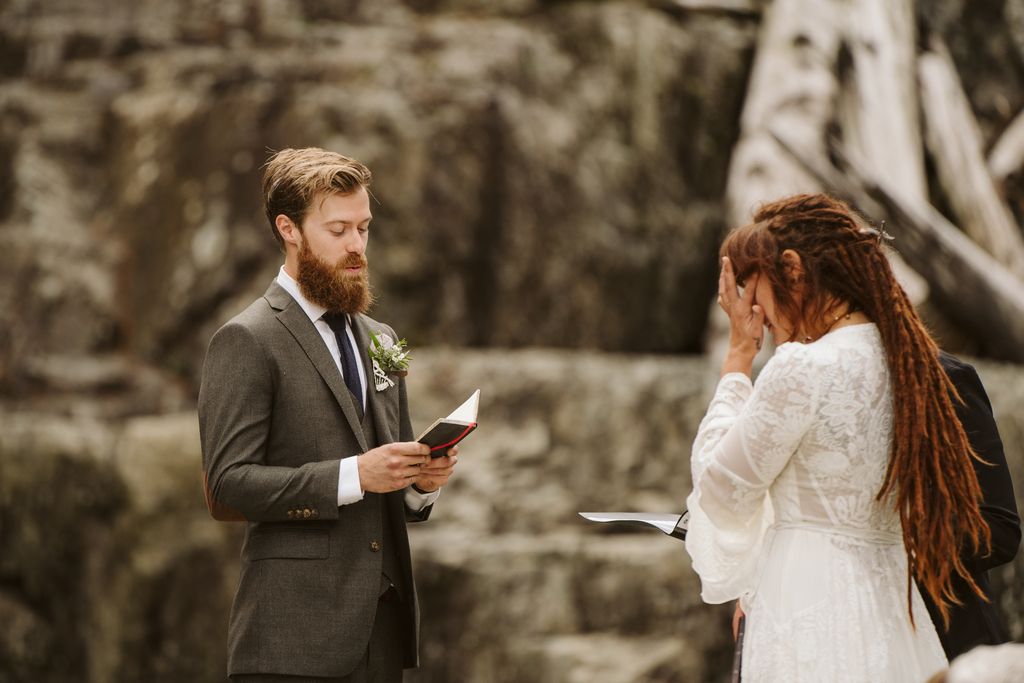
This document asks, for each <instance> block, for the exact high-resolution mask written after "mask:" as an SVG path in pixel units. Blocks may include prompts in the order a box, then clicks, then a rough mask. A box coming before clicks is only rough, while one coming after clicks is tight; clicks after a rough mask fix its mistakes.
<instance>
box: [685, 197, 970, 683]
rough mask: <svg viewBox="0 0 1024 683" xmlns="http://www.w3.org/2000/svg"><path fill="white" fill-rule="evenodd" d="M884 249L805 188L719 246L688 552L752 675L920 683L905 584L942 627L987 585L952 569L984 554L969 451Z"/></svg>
mask: <svg viewBox="0 0 1024 683" xmlns="http://www.w3.org/2000/svg"><path fill="white" fill-rule="evenodd" d="M881 237H882V234H881V233H879V231H877V230H874V229H872V228H867V227H864V226H863V225H862V224H861V223H859V222H858V220H856V219H855V218H854V215H853V212H852V211H851V209H850V208H849V207H848V206H847V205H846V204H844V203H842V202H839V201H837V200H835V199H833V198H831V197H828V196H826V195H820V194H819V195H799V196H795V197H790V198H788V199H783V200H780V201H777V202H774V203H772V204H768V205H766V206H764V207H763V208H761V209H760V210H759V211H758V212H757V213H756V215H755V216H754V222H753V223H752V224H750V225H747V226H744V227H741V228H738V229H736V230H734V231H733V232H732V233H730V234H729V235H728V237H727V238H726V240H725V242H724V244H723V245H722V248H721V254H722V256H723V258H722V272H721V276H720V278H719V299H718V301H719V304H720V305H721V307H722V308H723V309H724V310H725V312H726V313H727V314H728V316H729V320H730V329H731V332H730V342H729V349H728V352H727V354H726V356H725V359H724V362H723V364H722V378H721V380H720V382H719V384H718V388H717V390H716V392H715V396H714V398H713V399H712V401H711V404H710V406H709V407H708V411H707V415H706V416H705V417H704V419H703V421H702V422H701V425H700V429H699V431H698V433H697V438H696V440H695V442H694V445H693V455H692V459H691V469H692V473H693V485H694V490H693V492H692V493H691V494H690V496H689V498H688V500H687V508H688V509H689V511H690V528H689V533H688V535H687V539H686V548H687V551H688V552H689V554H690V556H691V557H692V559H693V567H694V569H695V570H696V572H697V573H698V574H699V575H700V579H701V585H702V598H703V599H704V601H705V602H708V603H722V602H727V601H730V600H734V599H737V598H739V600H740V606H741V608H742V610H743V611H744V612H745V613H746V615H747V619H746V621H747V625H746V637H745V639H744V645H743V680H744V681H814V682H819V681H893V682H897V681H898V682H902V681H923V680H925V679H926V678H928V676H930V675H932V674H934V673H935V672H936V671H939V670H941V669H943V668H944V667H945V666H946V658H945V656H944V654H943V651H942V647H941V645H940V643H939V639H938V637H937V635H936V631H935V627H934V625H933V624H932V622H931V620H930V618H929V616H928V612H927V611H926V610H925V607H924V604H923V603H922V600H921V596H920V594H919V593H918V590H917V588H916V586H915V584H914V582H913V581H912V580H911V578H912V577H913V578H916V579H917V580H918V582H919V583H920V585H921V586H922V587H923V588H924V589H925V590H927V591H928V593H929V594H930V595H931V597H932V598H933V599H934V601H935V603H936V604H937V605H938V606H939V609H940V612H941V613H942V614H943V618H946V615H947V613H948V609H949V605H950V602H951V601H952V599H953V594H952V592H951V591H952V585H953V584H952V579H953V576H954V575H959V576H960V577H962V578H963V579H964V580H965V581H966V582H967V583H968V584H970V586H971V587H972V588H973V589H974V590H976V591H979V589H978V587H977V585H976V584H975V583H974V580H973V579H972V578H971V575H970V573H969V572H968V571H967V569H966V568H965V567H964V565H963V564H962V562H961V561H960V559H959V558H960V555H961V553H960V550H961V549H962V548H964V547H973V548H982V549H983V548H984V547H986V546H987V544H988V542H989V530H988V527H987V526H986V525H985V523H984V521H983V520H982V517H981V514H980V512H979V507H978V506H979V501H980V496H981V494H980V490H979V488H978V482H977V479H976V477H975V474H974V470H973V468H972V466H971V461H970V458H971V457H973V452H972V451H971V448H970V446H969V444H968V442H967V438H966V436H965V434H964V431H963V428H962V426H961V425H960V422H959V421H958V420H957V416H956V413H955V412H954V406H953V404H952V402H951V401H950V399H949V396H950V395H955V391H953V390H952V387H951V385H950V383H949V380H948V379H947V377H946V375H945V373H943V371H942V368H941V366H940V365H939V361H938V350H937V348H936V345H935V343H934V341H933V340H932V339H931V337H930V336H929V334H928V332H927V331H926V330H925V328H924V326H923V324H922V323H921V320H920V319H919V318H918V316H917V313H916V312H915V311H914V308H913V306H912V305H911V303H910V302H909V300H908V299H907V296H906V294H905V293H904V291H903V289H902V288H901V287H900V285H899V284H898V283H897V282H896V280H895V279H894V277H893V274H892V271H891V269H890V267H889V263H888V261H887V259H886V257H885V254H884V252H883V251H882V249H881V246H880V241H881ZM740 287H742V288H743V290H742V293H741V292H740V291H739V288H740ZM765 328H767V330H768V331H769V332H770V333H771V334H772V337H773V340H774V342H775V343H776V344H777V345H778V347H777V350H776V352H775V354H774V356H773V357H772V358H770V359H769V360H768V362H767V363H766V364H765V366H764V368H763V370H762V371H761V373H760V375H759V376H758V379H757V383H756V384H752V383H751V378H750V377H751V369H752V365H753V360H754V357H755V356H756V354H757V352H758V351H759V350H760V348H761V342H762V335H763V334H764V329H765ZM951 392H952V393H951ZM979 592H980V591H979Z"/></svg>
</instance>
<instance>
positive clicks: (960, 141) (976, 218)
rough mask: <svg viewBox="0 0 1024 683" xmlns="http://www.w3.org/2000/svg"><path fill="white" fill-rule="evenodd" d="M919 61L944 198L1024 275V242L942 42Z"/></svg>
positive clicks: (972, 233) (981, 240)
mask: <svg viewBox="0 0 1024 683" xmlns="http://www.w3.org/2000/svg"><path fill="white" fill-rule="evenodd" d="M931 43H932V45H931V49H930V50H929V51H927V52H924V53H923V54H922V55H921V56H920V57H919V58H918V72H919V74H920V83H921V103H922V109H923V110H924V121H925V141H926V144H927V146H928V151H929V152H930V153H931V155H932V158H933V159H934V160H935V169H936V171H937V174H938V178H939V183H940V184H941V186H942V190H943V194H944V195H945V196H946V198H947V199H948V201H949V204H950V208H951V209H952V211H953V214H954V215H955V217H956V219H957V222H958V223H959V224H960V226H961V227H962V228H963V230H964V232H965V233H966V234H967V235H968V236H969V237H970V238H971V239H973V240H974V241H975V242H976V243H977V244H978V246H980V247H981V248H982V249H984V250H985V251H987V252H988V253H989V254H991V255H992V256H994V257H995V259H996V260H997V261H999V262H1000V263H1002V264H1003V265H1005V266H1006V267H1007V268H1009V269H1010V271H1011V272H1013V273H1014V274H1016V275H1018V276H1024V239H1022V237H1021V232H1020V228H1019V227H1018V226H1017V223H1016V221H1015V220H1014V218H1013V214H1012V213H1011V212H1010V209H1009V208H1008V207H1007V206H1006V203H1005V202H1004V201H1003V199H1002V197H1000V195H999V193H998V192H997V191H996V187H995V184H994V183H993V182H992V176H991V175H990V173H989V169H988V166H987V164H986V163H985V157H984V154H983V151H982V149H983V144H984V143H983V141H982V137H981V131H980V130H979V128H978V123H977V120H976V119H975V118H974V113H973V112H972V111H971V106H970V102H969V101H968V100H967V95H966V94H964V91H963V87H962V86H961V84H960V77H959V75H958V74H957V72H956V67H955V65H954V64H953V60H952V58H951V57H950V56H949V52H948V51H947V50H946V48H945V46H944V45H942V44H941V42H939V40H938V39H937V38H933V39H932V41H931Z"/></svg>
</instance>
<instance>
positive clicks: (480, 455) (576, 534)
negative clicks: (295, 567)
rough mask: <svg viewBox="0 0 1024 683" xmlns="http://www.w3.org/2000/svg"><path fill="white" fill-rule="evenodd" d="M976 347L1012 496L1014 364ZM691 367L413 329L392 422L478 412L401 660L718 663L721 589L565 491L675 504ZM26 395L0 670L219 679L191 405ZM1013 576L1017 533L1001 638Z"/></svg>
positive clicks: (127, 678) (215, 527)
mask: <svg viewBox="0 0 1024 683" xmlns="http://www.w3.org/2000/svg"><path fill="white" fill-rule="evenodd" d="M979 370H980V372H981V375H982V379H983V380H984V382H985V384H986V386H987V388H988V390H989V393H990V395H991V399H992V403H993V406H994V408H995V410H996V413H997V417H998V420H999V425H1000V430H1001V432H1002V436H1003V439H1004V441H1005V442H1006V445H1007V456H1008V459H1009V461H1010V465H1011V470H1012V473H1013V475H1014V477H1015V483H1016V490H1017V493H1018V498H1019V499H1020V500H1019V504H1020V505H1022V509H1024V495H1021V494H1022V492H1024V450H1022V446H1021V444H1024V438H1022V437H1024V417H1022V415H1021V413H1020V411H1019V410H1017V406H1019V405H1020V404H1021V402H1022V401H1024V369H1021V368H1019V367H1015V366H1003V365H992V364H984V363H981V364H979ZM713 378H714V373H713V372H712V369H711V368H709V367H708V365H707V362H706V361H705V360H703V359H701V358H697V357H679V358H668V357H657V356H644V355H626V354H601V353H593V352H584V351H579V352H572V351H542V350H530V351H498V350H494V351H479V352H467V351H454V350H442V349H419V350H417V351H416V352H415V357H414V361H413V368H412V374H411V375H410V377H409V383H410V394H411V399H412V405H413V409H414V413H413V422H414V427H415V428H417V429H422V428H424V427H426V425H428V424H429V423H430V422H432V421H433V419H434V418H436V417H437V416H439V415H444V414H446V413H447V412H449V411H451V410H452V409H453V408H454V407H455V406H456V405H458V403H460V402H461V401H462V400H463V399H464V398H465V396H466V395H468V394H469V392H470V391H472V390H473V389H476V388H480V389H481V411H480V422H481V427H480V429H478V430H477V432H475V433H474V434H473V435H472V436H470V438H469V439H467V441H466V442H465V445H464V450H463V455H462V457H461V462H460V464H459V466H458V476H457V478H456V479H454V480H453V482H452V483H451V485H450V486H448V487H446V490H445V491H444V493H443V494H442V497H441V499H440V500H439V501H438V504H437V508H436V509H435V511H434V514H433V515H432V516H431V519H430V521H429V522H427V523H426V524H421V525H415V526H414V527H413V528H412V531H411V537H412V538H411V541H412V546H413V554H414V564H415V568H416V574H417V582H418V585H419V587H420V591H421V606H422V609H423V647H422V655H423V667H422V668H421V669H420V670H418V671H416V672H415V673H412V674H410V675H409V676H408V678H409V680H410V681H411V682H413V683H427V682H429V683H449V682H451V681H493V682H494V683H506V682H508V683H513V682H515V683H519V682H523V683H525V682H527V681H529V682H530V683H533V682H535V681H536V682H545V683H546V682H551V683H575V682H576V681H580V682H583V681H587V682H588V683H589V682H592V683H604V682H607V683H622V682H624V681H635V682H641V681H642V682H646V683H669V682H673V683H676V682H678V683H682V682H687V683H688V682H690V681H724V680H727V674H728V671H729V667H730V662H731V643H730V639H729V635H728V623H729V616H730V610H729V608H728V606H707V605H703V604H702V603H701V601H700V598H699V583H698V580H697V577H696V575H695V574H694V573H693V572H692V570H691V569H690V566H689V559H688V556H687V555H686V553H685V550H684V548H683V545H682V544H681V543H680V542H678V541H676V540H674V539H671V538H669V537H667V536H664V535H662V534H659V533H657V532H655V531H650V532H645V531H636V530H632V529H628V528H617V527H614V526H612V527H609V526H606V525H596V524H591V523H588V522H585V521H584V520H582V519H580V518H579V517H578V516H577V514H576V513H577V512H579V511H586V510H627V511H628V510H647V511H675V510H680V509H681V508H682V506H683V503H684V499H685V496H686V494H687V493H688V491H689V488H690V481H689V447H690V443H691V442H692V439H693V436H694V433H695V431H696V427H697V424H698V422H699V420H700V418H701V416H702V415H703V411H704V409H705V407H706V402H707V400H708V398H709V391H710V386H711V383H712V382H713ZM123 391H124V392H125V393H126V394H127V395H132V394H131V392H132V389H131V388H130V387H129V388H126V389H123ZM166 392H167V394H168V396H166V397H164V398H163V399H162V400H161V401H162V402H164V403H167V404H173V403H174V401H176V400H177V399H176V398H175V396H176V395H177V389H176V388H175V387H174V386H173V385H168V386H167V388H166ZM64 400H65V401H67V402H68V403H71V402H72V401H71V400H70V398H68V397H65V398H64ZM79 400H80V402H86V398H85V397H84V396H79ZM161 401H157V403H161ZM33 405H41V406H44V407H46V406H50V405H52V404H51V403H49V402H41V403H37V404H31V403H29V404H26V403H24V402H17V403H15V402H10V401H3V402H0V538H3V543H4V552H3V553H2V554H0V622H2V623H4V624H5V628H4V629H3V630H2V632H0V662H2V663H3V664H2V666H0V680H4V681H42V682H44V683H46V682H49V681H54V682H57V681H67V680H78V681H84V682H86V683H90V682H95V683H100V682H103V683H120V682H122V681H123V682H124V683H130V682H135V681H143V680H144V681H166V682H168V683H171V682H176V681H184V680H188V681H220V680H223V672H224V648H225V637H226V628H227V614H228V608H229V605H230V601H231V598H232V595H233V593H234V588H235V586H234V583H235V580H236V578H237V571H238V552H239V548H240V543H241V527H240V525H236V524H223V523H217V522H214V521H212V520H211V519H210V518H209V517H208V516H207V513H206V508H205V504H204V501H203V498H202V493H201V486H200V455H199V444H198V428H197V422H196V416H195V413H194V410H192V409H185V410H181V411H178V412H167V413H163V414H156V415H133V414H128V415H123V416H120V417H111V416H110V414H108V413H101V414H72V413H70V412H63V413H58V412H55V411H50V412H47V411H44V410H37V409H35V408H34V407H33ZM110 405H118V403H117V402H116V401H113V400H111V401H110ZM1021 577H1024V555H1020V556H1018V559H1017V561H1016V562H1015V563H1014V564H1012V565H1009V566H1007V567H1004V568H1002V569H1001V570H1000V571H998V572H997V573H996V576H995V577H994V578H995V585H996V586H997V591H998V595H999V597H998V602H999V605H1000V609H1001V610H1002V612H1003V614H1004V615H1005V616H1006V618H1007V621H1008V623H1009V625H1010V627H1011V630H1012V633H1013V635H1014V637H1015V638H1017V639H1020V638H1022V637H1024V623H1022V622H1021V619H1020V615H1021V614H1022V613H1024V588H1022V585H1024V582H1022V580H1021Z"/></svg>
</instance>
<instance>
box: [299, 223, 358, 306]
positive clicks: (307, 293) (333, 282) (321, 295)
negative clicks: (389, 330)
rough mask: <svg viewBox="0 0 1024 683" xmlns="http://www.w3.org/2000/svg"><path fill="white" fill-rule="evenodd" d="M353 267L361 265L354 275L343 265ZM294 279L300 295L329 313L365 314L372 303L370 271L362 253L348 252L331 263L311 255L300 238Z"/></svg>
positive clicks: (306, 244) (307, 244)
mask: <svg viewBox="0 0 1024 683" xmlns="http://www.w3.org/2000/svg"><path fill="white" fill-rule="evenodd" d="M354 266H362V270H360V271H359V274H358V275H352V274H350V273H347V272H345V268H350V267H354ZM296 282H298V283H299V290H301V291H302V295H303V296H304V297H306V298H307V299H309V300H310V301H311V302H312V303H314V304H317V305H319V306H323V307H324V308H326V309H327V310H328V311H331V312H333V313H349V314H355V313H366V311H368V310H370V305H371V304H373V292H371V291H370V272H369V269H368V268H367V262H366V257H365V256H363V255H362V254H349V255H348V257H347V258H345V259H343V260H342V261H341V262H340V263H338V264H336V265H334V266H332V265H330V264H328V263H327V262H326V261H324V260H323V259H322V258H320V257H319V256H317V255H316V254H314V253H313V251H312V250H311V249H310V248H309V243H308V242H306V241H305V240H303V242H302V246H301V247H299V276H298V277H297V278H296Z"/></svg>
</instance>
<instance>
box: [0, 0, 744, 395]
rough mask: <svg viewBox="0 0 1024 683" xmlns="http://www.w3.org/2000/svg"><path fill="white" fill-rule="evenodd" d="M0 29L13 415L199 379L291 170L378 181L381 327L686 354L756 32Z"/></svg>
mask: <svg viewBox="0 0 1024 683" xmlns="http://www.w3.org/2000/svg"><path fill="white" fill-rule="evenodd" d="M0 25H2V26H3V28H2V29H0V42H3V43H4V44H5V45H7V46H8V47H7V48H6V50H7V52H8V54H7V55H6V58H5V65H4V68H3V69H0V76H5V77H6V79H5V80H0V171H2V170H3V169H7V170H9V171H10V173H0V175H2V176H5V180H4V182H5V183H6V186H5V187H3V188H2V190H3V192H0V194H2V195H3V200H2V201H0V234H4V235H7V236H8V237H13V236H14V235H17V239H12V240H11V241H12V243H14V244H15V248H14V249H13V250H11V251H6V250H5V253H4V254H2V255H0V268H2V269H3V271H4V272H5V274H6V276H5V277H4V278H2V279H0V302H3V303H4V304H5V305H3V306H0V310H2V311H3V313H2V314H0V315H2V316H3V318H2V320H0V323H3V325H2V326H3V328H4V329H5V333H4V334H3V335H0V382H2V384H3V385H4V386H6V387H7V388H8V390H9V391H14V392H19V391H21V392H23V391H28V390H29V388H30V384H31V382H30V378H27V377H25V376H24V373H23V372H22V366H23V363H24V360H25V359H26V357H31V356H34V355H36V354H38V353H41V352H56V351H60V352H61V353H71V354H86V353H90V354H91V353H98V352H107V351H111V350H128V351H130V352H131V353H132V354H133V355H136V356H138V357H141V358H143V359H145V360H147V361H150V362H153V363H155V364H157V365H160V366H161V367H163V368H166V369H169V370H171V371H173V372H175V373H177V374H180V375H181V376H183V377H186V378H188V380H189V381H194V380H195V378H196V377H197V372H198V359H199V358H201V357H202V352H203V350H204V349H205V344H206V342H207V340H208V339H209V336H210V334H211V333H212V332H213V330H214V329H216V327H217V326H218V325H219V324H220V323H221V322H223V320H224V319H226V318H227V317H230V314H231V313H233V312H235V311H237V310H238V309H239V308H240V306H241V305H243V303H244V302H248V301H250V300H251V299H252V298H254V297H255V296H258V295H259V294H262V292H263V290H264V289H265V288H266V286H267V284H268V282H269V280H270V278H271V277H272V275H273V274H274V272H275V270H276V268H277V265H278V262H279V256H278V254H277V252H276V248H275V244H274V242H273V241H272V240H273V238H272V236H271V234H270V228H269V226H268V225H267V222H266V219H265V217H263V216H262V215H261V212H260V196H259V176H260V165H261V164H262V163H263V161H264V160H265V159H266V157H267V150H268V149H279V148H282V147H287V146H305V145H320V146H325V147H328V148H331V149H335V150H339V151H343V152H344V153H347V154H350V155H352V156H355V157H357V158H359V159H361V160H363V161H365V162H366V163H367V164H368V165H369V166H370V167H371V169H373V171H374V173H375V177H376V179H377V180H376V185H375V188H374V195H375V200H376V201H375V202H374V206H373V209H374V212H375V215H376V218H375V223H374V230H373V239H372V240H371V248H370V258H371V264H372V270H373V274H374V282H375V287H376V290H377V292H378V294H379V306H378V311H382V312H384V314H385V315H384V317H386V318H388V319H391V320H401V321H402V323H403V324H402V328H403V333H404V334H406V335H408V336H409V337H410V339H415V340H416V342H417V343H418V344H420V345H424V344H433V343H445V344H454V345H469V346H502V347H516V346H526V345H542V346H554V347H590V348H598V349H610V350H634V351H687V352H695V351H698V350H699V349H700V347H701V345H702V335H703V330H704V326H705V318H706V313H707V301H708V300H709V299H710V298H711V292H712V290H713V287H714V281H715V279H714V271H715V266H714V258H713V254H714V252H715V249H716V244H717V240H718V236H719V235H720V233H721V232H722V231H723V229H724V228H725V225H724V222H723V217H722V215H721V212H720V210H719V202H720V195H721V187H722V185H723V184H724V178H725V172H726V166H727V163H728V158H729V149H730V147H731V145H732V142H733V140H734V138H735V135H736V126H735V125H733V124H732V123H731V122H732V121H734V120H735V119H736V118H737V116H738V112H739V109H740V106H741V103H742V94H743V91H744V85H745V80H746V75H747V70H748V67H749V62H750V52H751V49H752V45H753V36H754V30H755V28H756V22H755V21H754V20H753V18H752V17H751V16H732V15H728V14H726V15H718V14H710V15H707V14H703V13H686V14H685V15H684V16H681V15H679V14H678V13H676V12H669V11H663V10H661V9H658V8H657V4H656V3H655V4H654V5H650V4H648V3H642V2H608V3H540V2H537V3H530V2H509V3H501V4H494V5H492V4H491V3H456V2H449V3H440V2H433V3H431V2H409V3H407V4H404V3H399V2H395V1H393V0H392V1H380V0H379V1H377V2H373V3H370V2H346V3H326V2H312V1H308V2H297V3H290V2H275V1H272V0H239V1H236V2H224V3H213V2H203V1H201V0H190V1H188V2H178V3H164V2H155V1H150V2H140V3H133V5H132V7H130V8H129V7H127V6H125V5H124V3H120V2H112V1H106V2H88V3H87V2H76V1H72V0H62V1H59V2H53V3H46V8H45V10H44V9H43V8H42V7H40V6H36V5H35V4H34V3H25V2H7V3H4V4H3V5H0ZM3 57H4V56H3V55H0V58H3ZM72 264H74V267H73V268H72V267H70V266H71V265H72ZM22 282H33V283H36V285H35V286H33V287H32V288H31V289H30V290H29V291H25V290H24V289H21V288H20V287H19V283H22ZM538 291H544V292H549V293H550V294H549V295H548V296H547V297H546V301H545V302H544V304H545V305H544V306H538V305H537V298H536V292H538ZM16 300H17V301H18V302H19V305H14V302H15V301H16Z"/></svg>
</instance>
